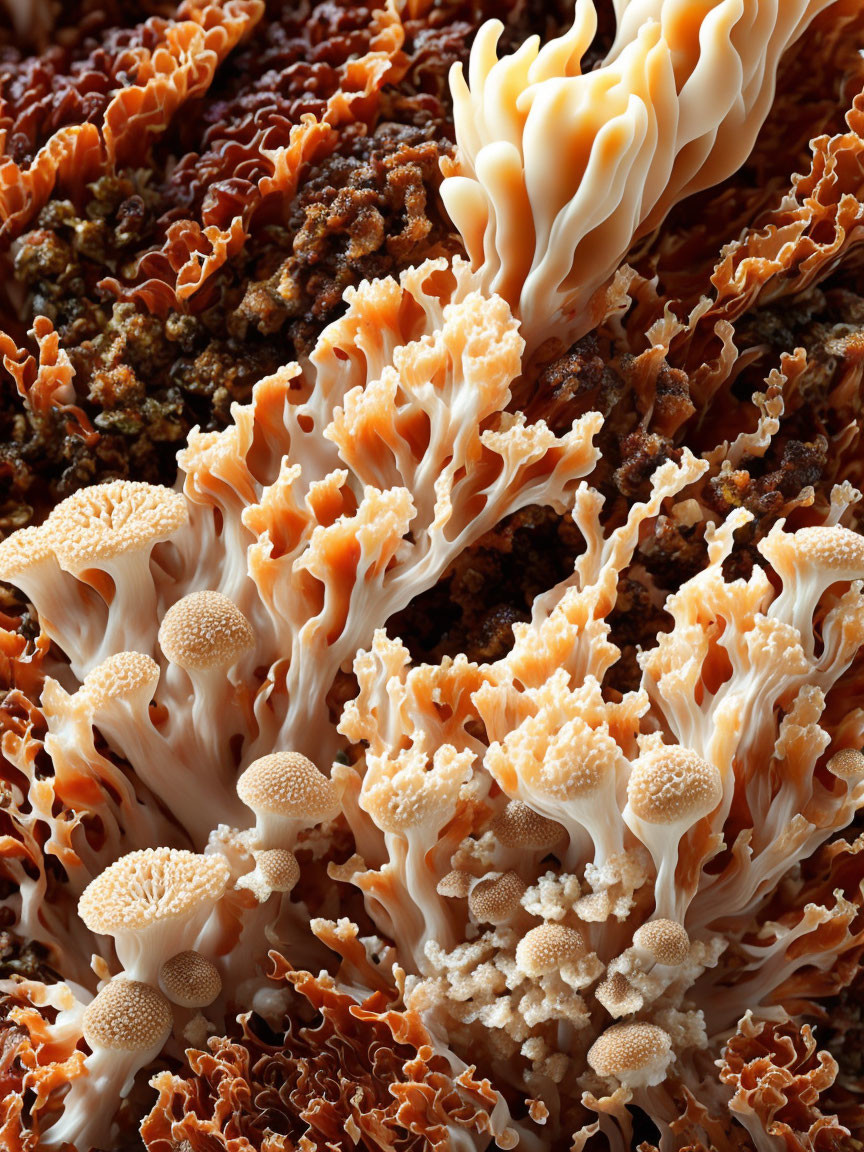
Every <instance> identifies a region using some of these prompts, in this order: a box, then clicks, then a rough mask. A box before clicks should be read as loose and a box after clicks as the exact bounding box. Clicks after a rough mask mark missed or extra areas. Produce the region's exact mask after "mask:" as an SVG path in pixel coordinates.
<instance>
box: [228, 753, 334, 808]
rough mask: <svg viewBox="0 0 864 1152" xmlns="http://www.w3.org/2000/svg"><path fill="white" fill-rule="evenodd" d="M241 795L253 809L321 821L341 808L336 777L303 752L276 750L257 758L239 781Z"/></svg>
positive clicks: (239, 794)
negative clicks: (325, 771) (320, 769)
mask: <svg viewBox="0 0 864 1152" xmlns="http://www.w3.org/2000/svg"><path fill="white" fill-rule="evenodd" d="M237 795H238V796H239V797H240V799H241V800H242V801H243V803H244V804H245V805H246V807H247V808H251V809H252V810H253V812H266V813H271V814H273V815H276V816H291V817H294V818H295V819H298V820H302V819H305V820H308V821H309V822H310V823H311V824H317V823H319V822H320V821H322V820H329V819H331V818H332V817H333V816H335V815H336V813H337V812H338V811H339V796H338V793H337V792H336V786H335V785H334V784H333V782H332V780H328V779H327V777H326V776H325V775H324V773H323V772H319V771H318V769H317V768H316V767H315V765H314V764H313V763H312V761H311V760H307V758H306V757H305V756H301V755H300V753H299V752H273V753H271V754H270V755H269V756H262V757H261V758H260V760H255V761H253V762H252V763H251V764H250V765H249V767H248V768H247V769H246V771H245V772H243V773H242V774H241V776H240V779H239V780H238V781H237Z"/></svg>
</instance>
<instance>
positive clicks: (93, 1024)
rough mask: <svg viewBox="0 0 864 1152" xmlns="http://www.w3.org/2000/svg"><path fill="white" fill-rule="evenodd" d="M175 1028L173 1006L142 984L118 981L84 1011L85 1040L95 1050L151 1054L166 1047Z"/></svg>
mask: <svg viewBox="0 0 864 1152" xmlns="http://www.w3.org/2000/svg"><path fill="white" fill-rule="evenodd" d="M172 1026H173V1018H172V1016H171V1005H170V1004H169V1003H168V1001H167V1000H166V999H165V997H164V996H163V995H162V993H161V992H160V991H159V990H158V989H157V988H153V987H152V986H151V985H150V984H142V983H140V981H138V980H124V979H122V977H121V978H115V979H114V980H112V981H111V982H110V983H109V984H106V985H105V987H104V988H103V989H102V991H101V992H100V993H99V994H98V995H97V996H96V998H95V999H94V1000H92V1001H91V1002H90V1003H89V1004H88V1005H87V1007H86V1008H85V1009H84V1019H83V1030H84V1039H85V1040H86V1041H87V1043H88V1044H89V1045H90V1047H91V1048H92V1049H94V1050H95V1049H97V1048H108V1049H113V1050H114V1051H119V1052H147V1051H149V1050H150V1049H152V1048H156V1047H161V1046H162V1044H164V1042H165V1040H166V1039H167V1038H168V1035H169V1033H170V1032H171V1028H172Z"/></svg>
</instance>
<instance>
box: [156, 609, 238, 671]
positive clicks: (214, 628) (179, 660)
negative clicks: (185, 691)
mask: <svg viewBox="0 0 864 1152" xmlns="http://www.w3.org/2000/svg"><path fill="white" fill-rule="evenodd" d="M254 643H255V633H254V632H253V631H252V625H251V624H250V623H249V621H248V620H247V619H246V617H245V616H244V615H243V613H242V612H241V611H240V609H239V608H238V607H237V605H236V604H235V603H234V601H233V600H229V599H228V597H227V596H223V595H222V593H221V592H192V593H191V594H190V595H189V596H184V597H183V599H182V600H178V601H177V603H176V604H172V605H171V607H170V608H169V609H168V611H167V612H166V613H165V616H164V617H163V619H162V623H161V624H160V625H159V646H160V648H161V649H162V651H163V652H164V653H165V655H166V656H167V657H168V659H169V660H170V661H171V663H172V664H177V665H179V667H181V668H185V669H187V670H191V669H207V668H227V667H228V666H229V665H231V664H233V663H234V662H235V660H237V659H238V657H239V656H240V655H241V654H242V653H243V652H245V651H247V650H248V649H249V648H251V647H252V646H253V645H254Z"/></svg>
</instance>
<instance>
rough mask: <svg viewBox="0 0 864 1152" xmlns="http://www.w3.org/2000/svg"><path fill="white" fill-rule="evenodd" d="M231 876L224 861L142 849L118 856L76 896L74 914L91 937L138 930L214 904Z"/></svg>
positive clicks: (177, 851)
mask: <svg viewBox="0 0 864 1152" xmlns="http://www.w3.org/2000/svg"><path fill="white" fill-rule="evenodd" d="M230 874H231V873H230V869H229V867H228V863H227V861H226V860H225V858H224V857H223V856H218V855H212V856H203V855H199V854H198V853H196V852H188V851H186V850H185V849H181V848H144V849H142V850H141V851H139V852H130V853H129V854H128V855H126V856H121V857H120V859H119V860H117V861H115V862H114V863H113V864H111V865H110V866H109V867H108V868H106V869H105V871H104V872H102V873H101V874H100V875H99V876H97V877H96V878H95V879H94V880H91V881H90V883H89V884H88V885H87V887H86V888H85V889H84V891H83V892H82V893H81V898H80V900H79V901H78V914H79V916H80V917H81V919H82V920H83V921H84V923H85V924H86V925H87V927H88V928H89V929H90V931H91V932H100V933H104V934H106V935H112V934H114V933H116V932H121V931H124V930H125V931H135V930H140V929H142V928H146V927H148V926H149V925H151V924H154V923H156V922H157V921H160V920H166V919H168V918H171V917H177V916H185V915H186V914H187V913H189V912H191V911H192V909H194V908H195V907H196V906H198V905H199V904H202V903H204V902H206V901H216V900H218V899H219V898H220V897H221V895H222V893H223V892H224V891H225V886H226V885H227V883H228V879H229V877H230Z"/></svg>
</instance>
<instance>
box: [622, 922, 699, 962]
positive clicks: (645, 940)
mask: <svg viewBox="0 0 864 1152" xmlns="http://www.w3.org/2000/svg"><path fill="white" fill-rule="evenodd" d="M633 943H634V944H635V945H636V947H637V948H641V949H642V950H643V951H645V952H648V953H650V955H651V956H653V958H654V959H655V960H656V961H657V963H658V964H669V965H674V966H677V965H679V964H683V963H684V961H685V960H686V959H687V957H688V956H689V955H690V937H689V936H688V935H687V930H686V928H685V927H684V925H683V924H679V923H678V921H677V920H649V921H648V923H647V924H643V925H641V927H639V928H637V929H636V931H635V932H634V933H633Z"/></svg>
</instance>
